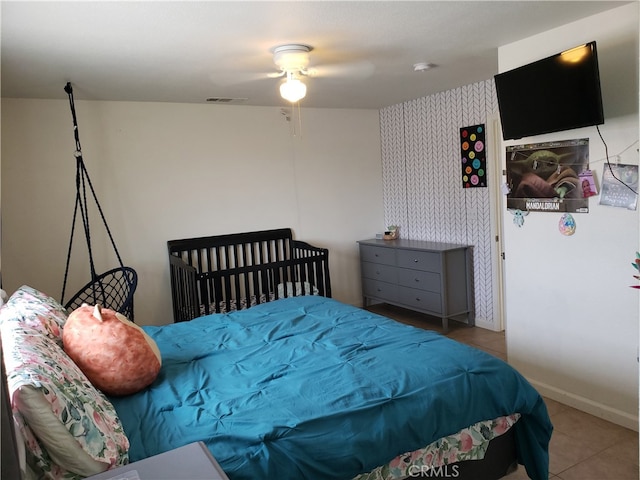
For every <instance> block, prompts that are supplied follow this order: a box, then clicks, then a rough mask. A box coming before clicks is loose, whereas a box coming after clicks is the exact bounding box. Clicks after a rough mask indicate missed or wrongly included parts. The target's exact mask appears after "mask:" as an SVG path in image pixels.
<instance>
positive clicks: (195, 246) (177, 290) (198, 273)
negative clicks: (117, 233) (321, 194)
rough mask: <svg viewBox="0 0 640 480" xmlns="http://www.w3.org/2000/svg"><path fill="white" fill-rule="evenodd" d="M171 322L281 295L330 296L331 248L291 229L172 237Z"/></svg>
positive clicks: (237, 307)
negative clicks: (308, 240) (303, 238)
mask: <svg viewBox="0 0 640 480" xmlns="http://www.w3.org/2000/svg"><path fill="white" fill-rule="evenodd" d="M167 247H168V250H169V270H170V276H171V298H172V302H173V319H174V322H182V321H186V320H191V319H193V318H196V317H199V316H202V315H208V314H210V313H221V312H229V311H232V310H242V309H245V308H249V307H251V306H253V305H257V304H260V303H264V302H269V301H272V300H275V299H278V298H282V297H285V296H287V297H288V296H296V295H322V296H324V297H331V279H330V277H329V251H328V250H327V249H326V248H319V247H315V246H312V245H310V244H308V243H306V242H303V241H300V240H294V239H293V235H292V231H291V229H290V228H280V229H274V230H262V231H256V232H246V233H233V234H226V235H217V236H211V237H198V238H188V239H183V240H170V241H168V242H167Z"/></svg>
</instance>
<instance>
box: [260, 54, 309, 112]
mask: <svg viewBox="0 0 640 480" xmlns="http://www.w3.org/2000/svg"><path fill="white" fill-rule="evenodd" d="M311 50H313V47H311V46H309V45H303V44H301V43H290V44H286V45H279V46H277V47H275V48H273V62H274V63H275V64H276V66H277V67H278V68H279V69H280V71H279V72H277V73H271V74H269V77H270V78H278V77H284V76H286V77H287V79H286V81H285V82H283V83H282V84H281V85H280V96H281V97H282V98H284V99H285V100H288V101H290V102H291V103H295V102H298V101H300V100H302V99H303V98H304V96H305V95H306V94H307V86H306V85H305V84H304V83H303V82H302V81H301V80H300V77H301V76H307V75H310V71H309V70H308V67H309V52H311Z"/></svg>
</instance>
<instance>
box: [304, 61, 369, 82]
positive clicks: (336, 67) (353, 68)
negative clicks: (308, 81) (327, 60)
mask: <svg viewBox="0 0 640 480" xmlns="http://www.w3.org/2000/svg"><path fill="white" fill-rule="evenodd" d="M374 71H375V65H374V64H373V63H372V62H370V61H367V60H362V61H359V62H353V63H337V64H328V65H314V66H313V67H310V68H309V69H308V71H307V72H308V75H309V76H311V77H343V78H344V77H348V78H368V77H370V76H371V75H373V72H374Z"/></svg>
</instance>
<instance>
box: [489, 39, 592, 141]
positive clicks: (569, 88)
mask: <svg viewBox="0 0 640 480" xmlns="http://www.w3.org/2000/svg"><path fill="white" fill-rule="evenodd" d="M494 79H495V85H496V93H497V97H498V108H499V110H500V120H501V122H502V137H503V138H504V139H505V140H511V139H514V140H515V139H518V138H522V137H528V136H532V135H541V134H543V133H551V132H560V131H563V130H571V129H573V128H580V127H588V126H591V125H600V124H603V123H604V112H603V109H602V93H601V90H600V73H599V70H598V53H597V50H596V42H595V41H594V42H590V43H587V44H585V45H580V46H578V47H575V48H572V49H570V50H565V51H564V52H561V53H558V54H556V55H552V56H550V57H547V58H544V59H542V60H538V61H536V62H533V63H530V64H528V65H524V66H522V67H518V68H515V69H513V70H509V71H507V72H503V73H499V74H498V75H496V76H495V77H494Z"/></svg>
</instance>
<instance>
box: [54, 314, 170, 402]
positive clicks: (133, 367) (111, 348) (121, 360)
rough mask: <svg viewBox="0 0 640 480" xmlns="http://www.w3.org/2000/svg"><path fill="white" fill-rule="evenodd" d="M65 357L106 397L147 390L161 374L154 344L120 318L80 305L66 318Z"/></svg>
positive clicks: (63, 336)
mask: <svg viewBox="0 0 640 480" xmlns="http://www.w3.org/2000/svg"><path fill="white" fill-rule="evenodd" d="M62 342H63V345H64V350H65V352H67V355H69V357H70V358H71V359H72V360H73V361H74V362H75V363H76V365H78V367H79V368H80V370H82V371H83V372H84V374H85V375H86V376H87V378H88V379H89V380H90V381H91V383H93V385H94V386H95V387H96V388H98V389H100V390H102V391H103V392H104V393H106V394H107V395H114V396H119V395H129V394H131V393H135V392H138V391H140V390H142V389H143V388H145V387H147V386H149V385H150V384H151V383H152V382H153V381H154V380H155V378H156V377H157V376H158V373H159V372H160V366H161V364H162V359H161V357H160V351H159V350H158V347H157V345H156V343H155V342H154V341H153V339H152V338H151V337H149V335H147V334H146V333H145V332H144V331H143V330H142V329H141V328H140V327H139V326H137V325H136V324H135V323H133V322H131V321H129V320H128V319H127V318H126V317H124V316H123V315H121V314H119V313H117V312H115V311H113V310H110V309H108V308H102V307H101V306H100V305H96V306H95V307H91V306H89V305H83V306H82V307H80V308H78V309H76V310H74V311H73V312H71V314H69V317H68V319H67V321H66V323H65V325H64V329H63V332H62Z"/></svg>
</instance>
